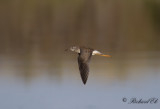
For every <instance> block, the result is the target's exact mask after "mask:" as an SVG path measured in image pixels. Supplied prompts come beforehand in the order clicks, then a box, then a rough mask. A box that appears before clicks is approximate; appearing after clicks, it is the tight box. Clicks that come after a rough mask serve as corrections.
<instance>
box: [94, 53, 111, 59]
mask: <svg viewBox="0 0 160 109" xmlns="http://www.w3.org/2000/svg"><path fill="white" fill-rule="evenodd" d="M96 55H99V56H104V57H107V58H111V57H112V56H111V55H104V54H96Z"/></svg>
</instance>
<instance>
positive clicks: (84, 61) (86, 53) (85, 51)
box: [65, 46, 111, 85]
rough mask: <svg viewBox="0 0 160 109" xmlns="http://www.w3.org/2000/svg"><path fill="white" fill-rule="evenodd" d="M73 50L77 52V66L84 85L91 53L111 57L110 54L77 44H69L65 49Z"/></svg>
mask: <svg viewBox="0 0 160 109" xmlns="http://www.w3.org/2000/svg"><path fill="white" fill-rule="evenodd" d="M68 50H69V51H73V52H76V53H78V66H79V71H80V75H81V79H82V81H83V83H84V85H85V84H86V82H87V79H88V75H89V61H90V59H91V57H92V55H99V56H105V57H111V55H105V54H103V53H101V52H99V51H98V50H95V49H92V48H87V47H79V46H71V47H70V48H68V49H66V50H65V51H68Z"/></svg>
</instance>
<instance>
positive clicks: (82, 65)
mask: <svg viewBox="0 0 160 109" xmlns="http://www.w3.org/2000/svg"><path fill="white" fill-rule="evenodd" d="M91 56H92V51H88V50H85V49H82V50H81V52H80V54H79V56H78V65H79V70H80V74H81V78H82V81H83V83H84V84H86V82H87V79H88V75H89V60H90V59H91Z"/></svg>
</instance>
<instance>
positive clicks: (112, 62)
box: [0, 53, 160, 109]
mask: <svg viewBox="0 0 160 109" xmlns="http://www.w3.org/2000/svg"><path fill="white" fill-rule="evenodd" d="M145 54H146V53H142V54H138V55H136V54H135V55H130V56H127V55H126V56H125V57H122V56H123V55H120V57H121V58H120V57H118V56H116V55H115V57H114V58H111V59H107V58H102V57H98V56H97V57H96V56H94V57H92V60H91V64H90V75H89V79H88V82H87V84H86V85H83V83H82V81H81V78H80V74H79V71H78V65H77V60H76V59H77V58H76V56H74V55H72V56H69V55H70V54H65V55H63V61H61V62H59V64H55V63H54V62H51V61H53V60H51V61H45V60H43V59H41V60H39V59H36V58H37V57H38V56H36V58H32V60H18V59H15V58H12V57H4V56H3V57H2V56H1V58H0V59H1V61H0V89H1V90H0V96H1V97H0V108H3V109H44V108H47V109H75V108H76V109H106V108H131V109H134V108H135V107H136V108H139V109H141V108H147V109H150V108H154V109H155V108H157V109H158V107H159V106H160V104H159V103H157V104H152V105H151V104H149V105H148V104H140V105H138V106H137V104H131V105H128V104H127V103H124V102H122V98H123V97H126V98H128V99H130V98H132V97H136V98H137V99H140V98H143V99H148V98H151V97H156V98H159V97H160V96H159V92H160V87H159V85H158V83H159V82H160V79H159V78H160V67H159V66H160V58H158V53H156V54H154V53H147V54H150V56H149V57H148V58H147V56H146V57H145V56H144V55H145ZM141 56H143V57H144V58H142V57H141ZM131 57H132V58H131ZM135 57H136V58H135ZM155 57H156V58H155ZM8 104H9V105H8Z"/></svg>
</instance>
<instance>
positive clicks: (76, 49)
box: [65, 46, 80, 53]
mask: <svg viewBox="0 0 160 109" xmlns="http://www.w3.org/2000/svg"><path fill="white" fill-rule="evenodd" d="M69 50H70V51H73V52H77V53H80V49H79V47H77V46H71V47H70V48H68V49H66V50H65V51H69Z"/></svg>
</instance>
